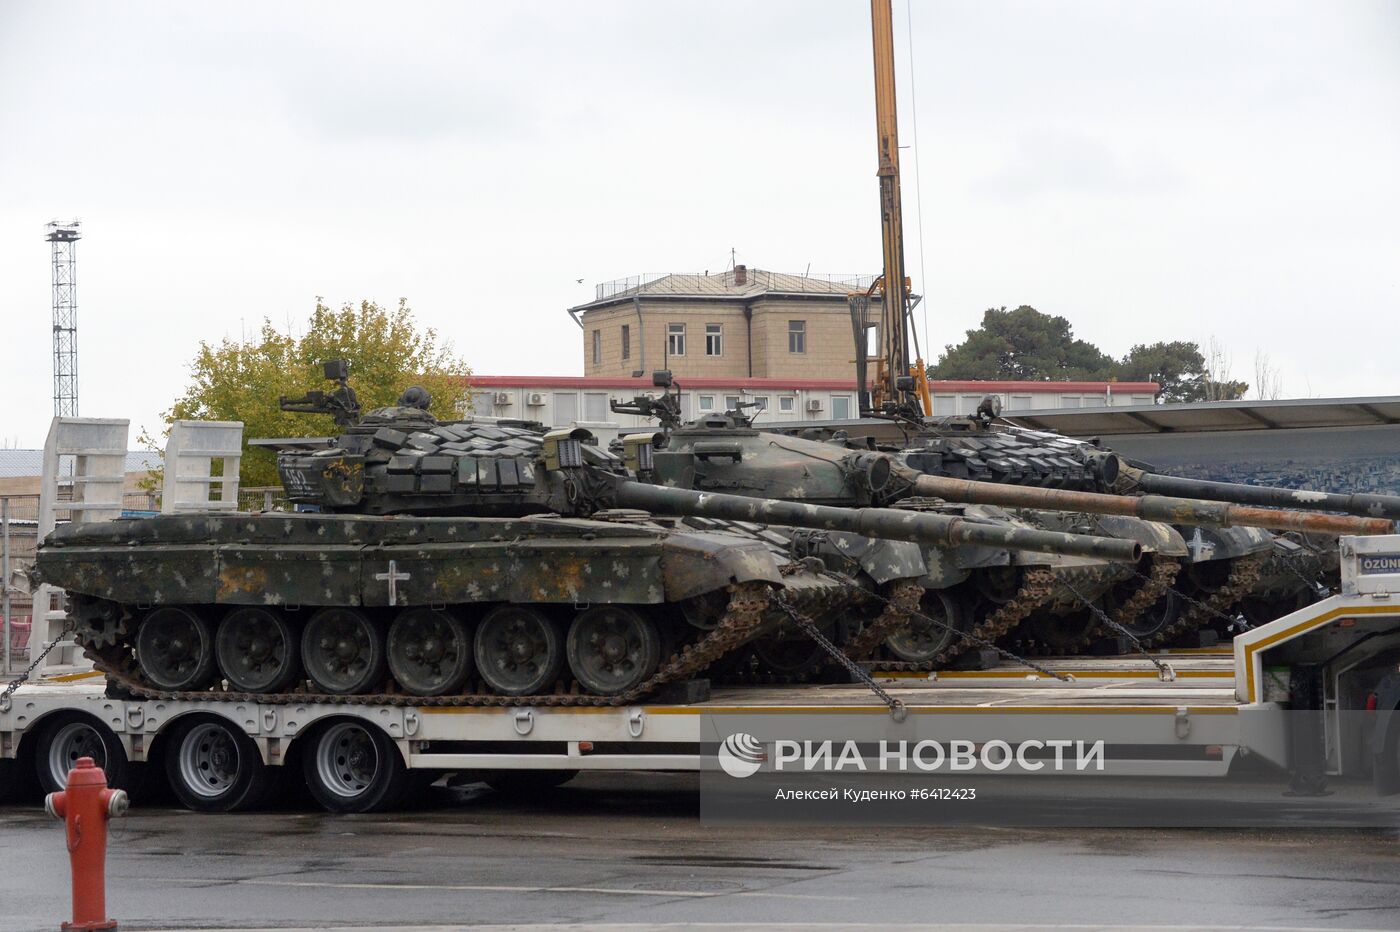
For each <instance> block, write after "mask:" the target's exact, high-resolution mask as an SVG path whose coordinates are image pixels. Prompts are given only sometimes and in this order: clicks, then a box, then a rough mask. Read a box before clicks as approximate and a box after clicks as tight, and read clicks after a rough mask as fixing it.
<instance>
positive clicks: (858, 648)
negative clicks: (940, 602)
mask: <svg viewBox="0 0 1400 932" xmlns="http://www.w3.org/2000/svg"><path fill="white" fill-rule="evenodd" d="M923 597H924V587H923V584H922V583H920V582H919V581H918V580H917V579H901V580H899V581H898V582H896V583H895V584H894V585H893V586H892V587H891V590H890V597H889V599H888V600H887V601H886V602H885V608H884V610H883V611H881V612H880V614H879V616H878V617H876V618H875V620H873V621H871V622H870V624H868V625H866V626H865V627H864V628H861V629H860V633H859V634H857V635H856V636H855V637H853V638H851V639H850V640H849V641H848V642H846V646H845V648H844V649H843V652H844V653H845V655H846V656H847V657H849V658H850V659H852V660H857V661H859V660H864V659H866V658H867V657H869V656H870V655H871V654H872V653H874V651H875V649H876V648H877V647H879V646H880V645H881V644H883V643H884V642H885V638H887V637H889V636H890V635H891V634H894V633H895V632H896V631H898V630H899V629H900V628H901V627H903V626H904V625H905V624H907V623H908V622H909V620H910V619H911V618H912V617H913V616H914V613H915V612H917V611H918V610H919V604H920V602H922V601H923Z"/></svg>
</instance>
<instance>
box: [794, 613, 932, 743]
mask: <svg viewBox="0 0 1400 932" xmlns="http://www.w3.org/2000/svg"><path fill="white" fill-rule="evenodd" d="M773 602H774V603H775V604H776V605H777V606H778V608H780V609H781V610H782V611H783V613H784V614H786V615H787V616H788V617H789V618H791V619H792V622H793V624H795V625H797V627H798V628H800V629H801V630H802V633H803V634H805V635H807V636H808V637H809V638H811V639H812V640H813V641H815V642H816V644H817V646H818V647H820V648H821V649H822V650H824V651H826V652H827V653H828V654H830V655H831V656H832V659H834V660H835V661H836V662H837V663H839V664H840V665H841V666H842V667H844V668H845V669H846V672H848V673H850V674H851V676H853V677H855V678H856V680H858V681H859V682H861V683H863V684H864V685H865V687H866V688H867V689H869V690H870V691H871V692H873V693H874V694H875V695H877V696H879V697H880V701H881V702H883V703H884V704H885V705H886V706H888V707H889V710H890V717H891V718H893V719H894V720H895V721H896V722H902V721H904V720H905V719H906V718H907V717H908V716H909V710H908V709H907V708H905V706H904V703H903V702H900V701H899V700H898V699H896V698H895V697H894V696H891V695H890V694H889V693H887V692H885V691H884V690H883V689H881V688H880V684H879V683H876V682H875V680H874V679H872V678H871V676H870V674H869V673H867V672H866V671H865V669H864V668H863V667H861V666H860V665H859V664H857V663H856V662H855V661H854V660H852V659H851V658H850V657H847V656H846V653H845V651H843V650H841V648H839V647H837V646H836V645H835V644H833V643H832V642H831V639H830V638H828V637H827V636H826V635H825V634H822V632H821V629H819V628H818V627H817V624H816V622H814V621H812V619H810V618H808V617H807V616H806V615H804V614H802V613H801V612H799V611H798V610H797V609H795V608H793V607H792V604H791V603H790V602H788V600H787V594H786V593H784V592H783V591H782V590H781V589H780V590H778V591H777V592H776V593H774V595H773Z"/></svg>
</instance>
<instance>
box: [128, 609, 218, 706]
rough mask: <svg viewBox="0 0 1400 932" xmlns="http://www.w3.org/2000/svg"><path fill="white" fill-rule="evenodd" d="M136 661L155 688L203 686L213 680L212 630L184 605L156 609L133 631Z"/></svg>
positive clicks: (172, 689) (187, 688) (174, 688)
mask: <svg viewBox="0 0 1400 932" xmlns="http://www.w3.org/2000/svg"><path fill="white" fill-rule="evenodd" d="M136 660H137V662H139V663H140V664H141V672H142V673H144V674H145V675H146V679H148V680H150V681H151V683H152V685H154V686H155V687H156V688H157V689H166V690H170V691H172V692H179V691H184V690H193V689H204V688H205V687H206V686H208V685H209V684H210V683H211V682H213V680H214V674H215V670H214V631H213V629H212V627H211V626H210V624H209V622H207V621H205V620H204V619H203V618H200V617H199V616H198V615H196V614H195V613H194V612H192V611H190V610H189V609H187V608H177V607H174V606H170V607H167V608H158V609H156V610H155V611H153V612H151V613H150V614H149V615H147V616H146V617H145V618H144V619H143V620H142V622H141V627H140V628H138V629H137V630H136Z"/></svg>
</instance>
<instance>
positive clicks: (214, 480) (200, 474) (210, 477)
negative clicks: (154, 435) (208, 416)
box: [160, 421, 243, 514]
mask: <svg viewBox="0 0 1400 932" xmlns="http://www.w3.org/2000/svg"><path fill="white" fill-rule="evenodd" d="M242 457H243V422H242V421H176V422H174V423H173V424H171V425H170V439H169V440H167V441H166V444H165V484H164V487H163V488H162V490H161V496H160V510H161V513H162V514H175V513H178V512H184V511H237V510H238V467H239V463H240V462H241V460H242ZM216 459H217V460H222V461H223V468H222V469H221V470H220V475H217V476H216V475H214V460H216ZM215 489H217V490H218V491H219V495H218V497H215V496H214V491H215Z"/></svg>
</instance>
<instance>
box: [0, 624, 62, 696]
mask: <svg viewBox="0 0 1400 932" xmlns="http://www.w3.org/2000/svg"><path fill="white" fill-rule="evenodd" d="M76 627H77V624H76V623H75V622H74V621H73V619H71V618H69V619H66V620H65V621H64V622H63V630H62V631H60V632H59V633H58V637H56V638H54V639H53V640H52V641H50V642H49V643H48V644H47V645H45V646H44V649H43V650H41V651H39V656H37V657H35V658H34V659H33V661H31V662H30V664H29V667H28V669H26V670H25V671H24V672H23V673H21V674H20V675H19V678H18V679H15V680H11V681H10V682H9V683H7V684H6V686H5V691H4V692H0V709H8V708H9V707H10V697H11V696H13V695H14V694H15V690H17V689H19V688H20V687H21V686H23V685H24V684H25V683H27V682H29V678H30V677H31V676H33V675H34V671H35V670H37V669H39V664H41V663H43V662H44V658H45V657H47V656H48V655H49V652H50V651H52V650H53V649H54V648H55V647H57V646H58V645H59V643H60V642H62V641H63V640H64V639H65V638H67V637H68V635H70V634H72V633H73V630H74V629H75V628H76Z"/></svg>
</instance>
